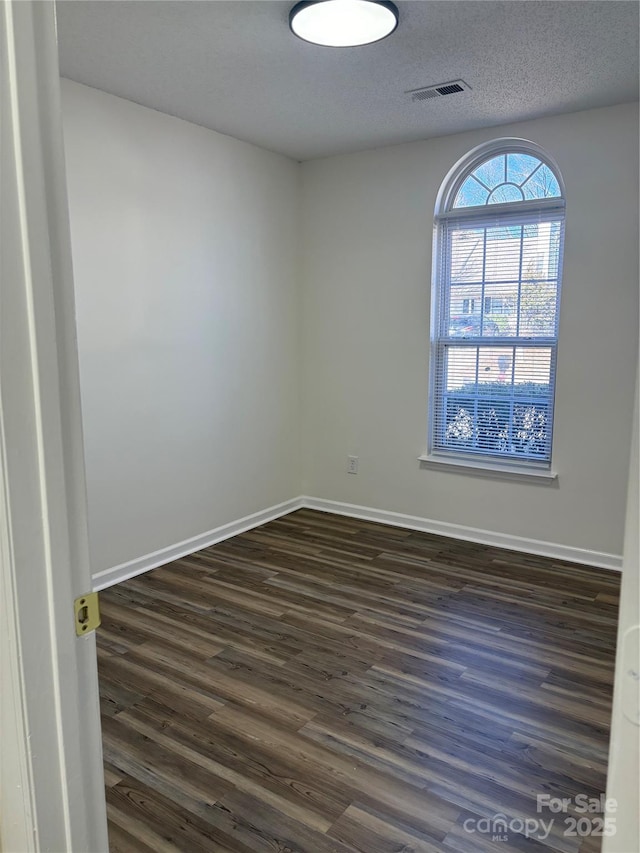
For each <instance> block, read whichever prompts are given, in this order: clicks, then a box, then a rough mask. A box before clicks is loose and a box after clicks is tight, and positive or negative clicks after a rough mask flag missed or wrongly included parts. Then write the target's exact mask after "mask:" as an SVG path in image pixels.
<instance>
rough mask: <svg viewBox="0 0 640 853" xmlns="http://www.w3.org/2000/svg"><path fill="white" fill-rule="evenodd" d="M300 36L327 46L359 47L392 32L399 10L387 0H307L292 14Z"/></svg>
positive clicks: (296, 30) (290, 16)
mask: <svg viewBox="0 0 640 853" xmlns="http://www.w3.org/2000/svg"><path fill="white" fill-rule="evenodd" d="M289 26H290V27H291V30H292V32H294V33H295V34H296V35H297V36H298V37H299V38H301V39H303V40H304V41H309V42H311V43H312V44H320V45H323V46H324V47H356V46H358V45H361V44H371V43H372V42H374V41H380V39H383V38H385V37H386V36H388V35H390V33H392V32H393V31H394V30H395V28H396V27H397V26H398V10H397V9H396V7H395V6H394V4H393V3H390V2H387V0H304V2H302V3H298V4H296V5H295V6H294V7H293V9H292V10H291V12H290V13H289Z"/></svg>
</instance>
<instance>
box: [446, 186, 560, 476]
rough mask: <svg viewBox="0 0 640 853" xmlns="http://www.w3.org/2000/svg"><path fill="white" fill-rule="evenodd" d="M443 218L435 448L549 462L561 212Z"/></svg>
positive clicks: (549, 207)
mask: <svg viewBox="0 0 640 853" xmlns="http://www.w3.org/2000/svg"><path fill="white" fill-rule="evenodd" d="M454 213H456V215H451V214H447V215H445V216H443V217H441V218H440V220H439V223H438V229H439V275H438V279H439V280H438V291H437V298H436V305H435V310H436V318H435V336H434V340H433V352H432V358H433V364H434V377H433V385H432V388H433V390H432V393H433V401H432V403H433V413H434V417H433V421H432V430H431V448H432V450H433V451H436V452H445V453H452V454H457V453H459V454H462V453H464V454H465V455H467V454H477V455H480V456H490V457H494V458H495V457H501V458H508V459H511V460H522V461H523V462H537V463H541V464H545V463H546V464H548V463H550V459H551V437H552V425H553V401H554V390H555V368H556V350H557V338H558V309H559V301H560V275H559V274H560V270H561V269H562V263H561V261H562V246H563V235H564V208H563V206H562V203H559V204H554V205H553V206H552V205H546V206H544V208H543V209H538V210H534V211H529V212H527V211H513V212H500V213H493V214H492V213H490V212H489V211H487V209H486V208H485V209H484V210H482V211H477V210H476V211H474V213H472V214H468V215H466V216H464V215H457V212H454Z"/></svg>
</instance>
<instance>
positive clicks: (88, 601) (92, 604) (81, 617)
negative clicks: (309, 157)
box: [73, 592, 100, 637]
mask: <svg viewBox="0 0 640 853" xmlns="http://www.w3.org/2000/svg"><path fill="white" fill-rule="evenodd" d="M73 610H74V612H75V616H76V634H77V635H78V637H83V636H84V635H85V634H90V633H91V631H95V630H96V628H97V627H98V625H99V624H100V606H99V605H98V593H97V592H87V593H86V594H85V595H81V596H80V597H79V598H76V600H75V601H74V602H73Z"/></svg>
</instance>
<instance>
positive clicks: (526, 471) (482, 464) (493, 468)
mask: <svg viewBox="0 0 640 853" xmlns="http://www.w3.org/2000/svg"><path fill="white" fill-rule="evenodd" d="M418 461H419V462H420V465H425V466H426V467H429V466H431V465H433V466H434V467H437V468H458V469H459V468H462V469H466V470H468V471H469V472H471V471H474V472H476V473H478V474H482V473H486V474H488V475H489V476H490V475H495V474H501V475H503V476H506V477H508V478H509V479H521V478H522V479H523V480H531V479H536V480H546V481H547V482H550V481H552V480H557V479H558V472H557V471H551V470H549V469H547V468H537V467H535V466H533V465H532V466H530V467H528V466H526V465H510V464H509V463H508V462H505V463H502V462H493V461H489V460H486V459H462V458H460V457H457V456H437V455H436V454H431V453H425V454H423V455H422V456H418Z"/></svg>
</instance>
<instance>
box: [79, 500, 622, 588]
mask: <svg viewBox="0 0 640 853" xmlns="http://www.w3.org/2000/svg"><path fill="white" fill-rule="evenodd" d="M303 507H304V508H305V509H315V510H318V511H319V512H332V513H335V514H336V515H346V516H349V517H351V518H362V519H364V520H365V521H378V522H380V523H381V524H390V525H392V526H393V527H404V528H407V529H408V530H422V531H423V532H424V533H435V534H436V535H438V536H449V537H451V538H452V539H463V540H465V541H467V542H478V543H479V544H481V545H492V546H494V547H496V548H507V549H508V550H510V551H523V552H525V553H527V554H537V555H539V556H541V557H552V558H554V559H556V560H568V561H569V562H571V563H582V564H584V565H587V566H596V567H597V568H600V569H610V570H611V571H615V572H620V571H622V557H621V556H618V555H617V554H606V553H603V552H601V551H588V550H586V549H584V548H572V547H570V546H569V545H558V544H556V543H554V542H542V541H540V540H539V539H525V538H523V537H521V536H512V535H511V534H510V533H496V532H495V531H492V530H480V529H478V528H476V527H465V526H463V525H461V524H450V523H449V522H446V521H434V520H433V519H430V518H421V517H420V516H416V515H404V514H403V513H400V512H390V511H388V510H384V509H374V508H373V507H368V506H358V505H357V504H349V503H343V502H342V501H329V500H324V499H323V498H313V497H308V496H306V495H304V496H300V497H297V498H292V500H289V501H284V502H283V503H280V504H276V505H275V506H271V507H268V508H267V509H264V510H262V511H261V512H254V513H253V514H252V515H246V516H245V517H244V518H239V519H238V520H237V521H232V522H230V523H229V524H223V525H222V526H221V527H216V528H214V529H213V530H209V531H207V532H206V533H202V534H200V535H199V536H194V537H193V538H191V539H185V540H184V541H183V542H178V543H177V544H176V545H170V546H169V547H167V548H161V549H160V550H159V551H153V552H152V553H151V554H145V555H144V556H142V557H138V558H137V559H135V560H130V561H129V562H128V563H121V564H120V565H119V566H114V567H113V568H111V569H105V570H104V571H102V572H98V573H97V574H95V575H94V576H93V589H94V591H96V592H98V591H100V590H101V589H106V588H107V587H109V586H113V584H116V583H121V581H125V580H128V579H129V578H133V577H135V576H136V575H140V574H143V572H148V571H150V570H151V569H157V568H158V566H164V565H166V564H167V563H171V562H172V561H173V560H179V559H180V557H186V556H187V554H193V553H194V552H195V551H200V550H202V548H208V547H209V546H210V545H215V544H216V542H222V541H223V540H224V539H230V538H231V537H232V536H237V535H238V534H239V533H244V532H245V531H247V530H252V529H253V528H254V527H260V525H262V524H266V523H267V522H268V521H273V520H274V519H275V518H280V517H281V516H283V515H288V514H289V513H290V512H293V511H294V510H296V509H302V508H303Z"/></svg>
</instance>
